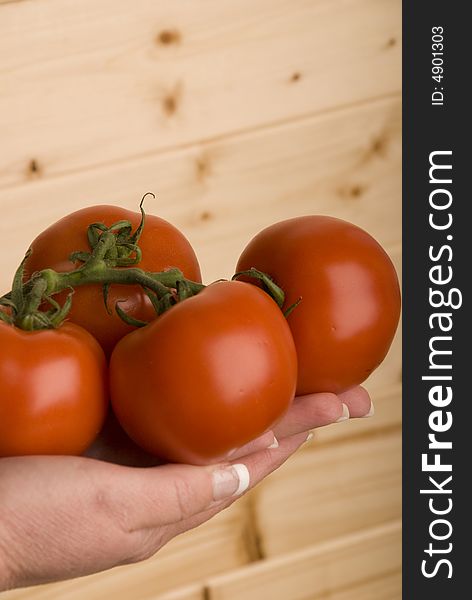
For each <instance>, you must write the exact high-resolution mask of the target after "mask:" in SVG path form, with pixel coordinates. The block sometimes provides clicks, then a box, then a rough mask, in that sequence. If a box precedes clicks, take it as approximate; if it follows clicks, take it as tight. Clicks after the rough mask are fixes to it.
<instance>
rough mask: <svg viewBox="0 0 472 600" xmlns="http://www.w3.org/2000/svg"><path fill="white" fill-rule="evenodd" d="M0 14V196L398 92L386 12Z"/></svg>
mask: <svg viewBox="0 0 472 600" xmlns="http://www.w3.org/2000/svg"><path fill="white" fill-rule="evenodd" d="M0 10H1V19H2V36H1V37H0V72H1V76H2V93H1V97H0V131H1V136H2V144H1V147H0V184H1V185H10V184H14V183H17V182H19V181H25V180H29V179H35V178H37V177H38V176H41V175H44V174H46V175H53V174H58V173H64V172H66V171H71V170H77V169H81V168H84V167H90V166H95V165H98V164H107V163H110V162H112V161H122V160H123V159H127V158H128V157H130V156H138V155H144V154H147V153H151V152H156V151H159V150H162V149H164V148H169V147H175V146H184V145H187V144H189V143H193V142H195V141H197V140H209V139H213V138H216V137H218V136H221V135H223V134H226V133H228V132H235V131H242V130H245V131H247V130H248V129H251V128H253V127H260V126H262V125H267V124H270V123H275V122H278V121H281V120H288V119H293V118H294V117H300V116H303V115H307V114H313V113H315V112H319V111H323V110H326V109H331V108H333V107H337V106H345V105H348V104H351V103H356V102H359V101H362V100H364V99H366V98H374V97H380V96H383V95H385V94H390V93H392V92H398V91H399V90H400V74H401V62H400V45H401V44H400V37H401V5H400V3H399V2H397V1H396V0H258V1H257V2H254V1H253V0H226V1H225V2H220V1H219V0H206V1H205V2H198V3H197V2H194V1H193V0H180V2H152V1H150V0H135V1H134V2H129V1H128V0H100V1H98V2H97V1H96V0H82V1H81V2H76V1H75V0H42V1H41V2H19V3H8V4H4V5H2V6H1V8H0ZM140 191H141V190H140Z"/></svg>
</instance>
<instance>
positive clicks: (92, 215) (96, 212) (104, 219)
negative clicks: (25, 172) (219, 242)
mask: <svg viewBox="0 0 472 600" xmlns="http://www.w3.org/2000/svg"><path fill="white" fill-rule="evenodd" d="M140 219H141V214H138V213H135V212H131V211H129V210H125V209H124V208H119V207H117V206H92V207H90V208H84V209H82V210H78V211H77V212H74V213H71V214H70V215H67V216H66V217H64V218H63V219H60V220H59V221H57V222H56V223H54V224H53V225H51V226H50V227H48V228H47V229H46V230H45V231H43V232H42V233H40V234H39V236H38V237H37V238H36V239H35V240H34V241H33V243H32V244H31V247H32V249H33V253H32V254H31V256H30V257H29V259H28V260H27V262H26V265H25V274H26V277H27V278H29V277H30V276H31V275H32V274H33V273H34V272H35V271H40V270H42V269H46V268H52V269H55V270H56V271H60V272H63V271H71V270H73V269H74V268H75V267H76V266H77V265H74V264H73V263H71V262H70V261H69V260H68V258H69V256H70V254H71V253H72V252H75V251H78V250H81V251H90V246H89V243H88V240H87V227H88V226H89V225H90V224H92V223H95V222H101V223H104V224H105V225H106V226H110V225H112V224H113V223H116V222H117V221H121V220H127V221H130V222H131V224H132V226H133V229H136V227H137V226H138V225H139V222H140ZM139 246H140V248H141V250H142V253H143V256H142V260H141V262H140V263H139V264H138V265H136V266H138V267H139V268H141V269H144V270H145V271H163V270H164V269H167V268H169V267H176V268H178V269H180V270H181V271H183V273H184V275H185V277H186V278H187V279H191V280H192V281H198V282H200V281H201V274H200V267H199V265H198V261H197V258H196V256H195V253H194V251H193V249H192V247H191V245H190V244H189V242H188V241H187V239H186V238H185V237H184V236H183V235H182V233H180V231H179V230H178V229H176V228H175V227H174V226H173V225H171V224H170V223H168V222H167V221H164V220H163V219H160V218H159V217H155V216H153V215H146V223H145V226H144V231H143V233H142V235H141V238H140V240H139ZM65 296H66V293H65V292H64V293H62V294H61V295H60V296H59V297H58V299H59V301H60V302H61V303H62V302H63V301H64V299H65ZM118 300H126V301H125V302H123V303H121V304H120V307H121V308H122V309H123V310H124V311H125V312H126V313H128V314H129V315H131V316H132V317H134V318H136V319H140V320H142V321H150V320H151V319H154V318H155V317H156V313H155V311H154V309H153V308H152V306H151V303H150V301H149V299H148V298H147V296H146V294H145V293H144V292H143V291H142V290H141V288H140V287H138V286H122V285H121V286H120V285H113V286H110V289H109V294H108V305H109V307H110V308H111V312H112V315H109V314H108V313H107V311H106V309H105V306H104V302H103V295H102V288H101V286H99V285H86V286H82V287H78V288H76V290H75V294H74V296H73V301H72V309H71V311H70V313H69V317H68V319H69V320H70V321H72V322H73V323H77V324H78V325H81V326H82V327H84V328H85V329H87V330H88V331H89V332H90V333H91V334H92V335H93V336H94V337H95V338H96V339H97V340H98V341H99V342H100V344H101V346H102V347H103V349H104V350H105V353H106V354H107V355H110V354H111V351H112V350H113V347H114V346H115V344H116V343H117V342H118V340H120V339H121V338H122V337H123V336H124V335H126V334H127V333H129V332H130V331H132V330H133V328H132V327H130V326H129V325H127V324H126V323H124V322H123V321H122V320H121V319H120V317H119V316H118V315H117V314H116V312H115V310H114V307H115V303H116V302H117V301H118Z"/></svg>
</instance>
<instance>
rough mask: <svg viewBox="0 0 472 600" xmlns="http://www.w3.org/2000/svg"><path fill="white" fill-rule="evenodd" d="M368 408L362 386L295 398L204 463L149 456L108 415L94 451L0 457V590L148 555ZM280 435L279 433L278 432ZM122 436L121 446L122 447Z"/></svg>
mask: <svg viewBox="0 0 472 600" xmlns="http://www.w3.org/2000/svg"><path fill="white" fill-rule="evenodd" d="M347 411H348V412H349V413H350V414H351V416H354V417H356V416H364V415H366V414H368V413H369V412H372V411H371V403H370V399H369V396H368V394H367V393H366V392H365V391H364V390H362V389H361V388H356V389H354V390H351V391H349V392H346V393H345V394H342V395H340V396H339V397H335V396H333V395H332V394H316V395H311V396H305V397H301V398H297V399H296V401H295V402H294V404H293V406H292V407H291V409H290V410H289V411H288V413H287V414H286V415H285V417H284V418H283V419H282V421H280V422H279V424H278V425H277V426H276V427H275V428H274V431H273V432H268V433H266V434H264V435H263V436H261V437H260V438H258V439H257V440H255V441H253V442H251V443H250V444H248V445H246V446H245V447H243V448H240V449H238V450H237V451H236V452H235V453H233V455H232V456H230V457H228V462H225V463H223V464H217V465H212V466H208V467H197V466H190V465H173V464H167V465H161V466H153V467H149V468H133V467H130V466H124V465H123V464H114V463H116V462H121V463H125V464H133V465H136V464H141V465H144V464H150V463H152V462H154V463H155V459H154V458H153V457H150V456H149V455H146V454H145V453H143V452H142V451H140V450H139V449H138V448H137V447H135V446H134V445H133V444H132V443H131V442H130V441H129V440H128V439H127V438H123V439H122V438H121V436H124V434H123V432H122V431H120V429H119V427H118V426H117V424H116V423H113V420H110V423H109V425H108V427H107V428H106V429H105V431H104V435H103V436H102V438H101V441H100V442H97V444H95V445H94V447H93V448H91V450H90V452H89V455H90V456H96V457H100V458H102V459H106V460H107V461H108V460H111V461H114V462H111V463H110V462H104V461H103V460H95V459H93V458H90V457H68V456H31V457H14V458H3V459H0V591H1V590H3V589H8V588H11V587H21V586H28V585H34V584H38V583H45V582H48V581H56V580H60V579H66V578H72V577H77V576H81V575H86V574H90V573H94V572H97V571H101V570H104V569H108V568H111V567H114V566H117V565H122V564H127V563H132V562H136V561H139V560H143V559H145V558H147V557H149V556H151V555H153V554H154V553H155V552H157V550H159V548H161V547H162V546H163V545H164V544H165V543H167V542H168V541H169V540H170V539H172V538H173V537H175V536H176V535H178V534H179V533H182V532H183V531H186V530H188V529H191V528H193V527H196V526H197V525H199V524H201V523H203V522H204V521H207V520H208V519H210V518H211V517H212V516H214V515H215V514H216V513H218V512H220V511H221V510H223V509H224V508H226V507H227V506H229V505H230V504H231V503H232V502H234V500H235V499H236V498H238V497H239V496H241V494H242V493H244V492H245V491H246V490H248V489H250V488H252V487H254V485H256V484H257V483H258V482H259V481H261V480H262V479H263V478H264V477H266V476H267V475H268V474H269V473H271V472H272V471H274V470H275V469H277V468H278V467H279V466H280V465H282V464H283V463H284V462H285V461H286V460H287V459H288V458H289V457H290V456H291V455H292V454H293V453H294V452H295V451H296V450H297V449H298V448H299V447H300V445H301V444H302V443H303V442H304V441H305V440H306V439H307V431H308V430H310V429H313V428H315V427H320V426H323V425H327V424H329V423H333V422H335V421H338V420H340V418H347V417H348V415H347ZM274 434H275V436H276V438H277V439H278V441H275V440H274ZM123 444H124V445H123Z"/></svg>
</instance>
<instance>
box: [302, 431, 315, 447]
mask: <svg viewBox="0 0 472 600" xmlns="http://www.w3.org/2000/svg"><path fill="white" fill-rule="evenodd" d="M314 437H315V436H314V433H313V431H310V432H309V434H308V435H307V436H306V440H305V441H304V442H303V443H304V444H307V443H308V442H311V440H312V439H313V438H314Z"/></svg>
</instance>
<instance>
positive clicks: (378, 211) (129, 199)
mask: <svg viewBox="0 0 472 600" xmlns="http://www.w3.org/2000/svg"><path fill="white" fill-rule="evenodd" d="M400 138H401V113H400V98H399V97H398V96H395V97H392V98H388V99H385V100H381V101H376V102H369V103H367V104H365V105H362V106H359V107H356V108H350V109H346V110H340V111H334V112H332V113H330V114H329V115H324V116H323V117H315V118H309V119H304V120H301V121H298V122H296V123H291V124H289V125H284V126H278V127H273V128H270V129H268V130H261V131H257V132H253V133H251V134H247V135H238V136H233V137H229V138H227V139H224V140H220V141H218V142H213V143H210V144H205V145H196V146H193V147H191V148H187V149H186V150H182V151H179V152H169V153H166V154H163V155H159V156H153V157H149V158H146V159H140V160H137V161H130V162H129V163H127V164H126V165H122V166H121V165H120V166H116V165H114V166H110V167H106V168H105V167H104V168H100V169H96V170H91V171H87V172H83V173H79V174H74V175H67V176H61V177H57V178H52V179H46V180H38V181H35V182H31V183H29V184H25V185H22V186H18V187H16V188H14V189H10V190H8V191H7V190H3V191H0V206H1V208H2V219H1V221H0V236H1V238H2V243H3V248H4V251H3V252H2V254H1V256H0V289H2V288H3V289H7V288H9V286H10V282H11V279H12V277H13V272H14V269H15V268H16V266H17V265H18V264H19V262H20V260H21V257H22V255H23V253H24V252H25V251H26V248H27V247H28V244H29V243H30V241H31V239H33V238H34V237H35V236H36V235H37V234H38V233H39V232H40V231H41V230H42V229H44V228H45V227H47V226H48V225H49V224H50V223H52V222H54V221H55V220H57V219H58V218H60V217H61V216H63V215H64V214H67V213H68V212H71V211H73V210H77V209H79V208H82V207H83V206H87V205H91V204H97V203H99V204H100V203H109V204H119V205H122V206H124V207H126V208H132V209H136V208H137V205H138V202H139V198H140V197H141V195H142V194H143V193H144V192H146V191H148V190H153V191H154V192H155V193H156V194H157V196H158V198H157V200H156V201H152V202H148V203H147V210H148V211H149V212H155V213H159V214H160V215H161V216H163V217H164V218H166V219H168V220H170V221H172V222H173V223H175V224H176V225H177V226H178V227H179V228H181V229H182V231H183V232H184V233H185V234H186V235H187V236H188V238H189V239H190V241H191V242H192V244H193V245H194V247H195V249H196V251H197V254H198V255H199V258H200V262H201V265H202V269H203V274H204V278H205V280H206V281H212V280H214V279H218V278H220V277H228V276H231V274H232V273H233V269H234V265H235V264H236V261H237V258H238V255H239V254H240V252H241V251H242V249H243V248H244V246H245V245H246V243H247V242H248V241H249V240H250V239H251V237H252V236H253V235H255V234H256V233H257V231H259V230H260V229H262V228H263V227H265V226H267V225H269V224H270V223H273V222H275V221H278V220H281V219H284V218H288V217H292V216H296V215H302V214H310V213H321V214H332V215H335V216H339V217H341V218H345V219H348V220H351V221H353V222H355V223H358V224H359V225H360V226H362V227H365V228H366V229H367V230H368V231H370V232H371V233H372V234H373V235H374V236H375V237H377V239H378V240H379V241H380V242H381V243H382V244H384V245H385V246H387V247H394V248H397V246H398V244H399V242H400V236H401V233H400V232H401V205H400V199H401V179H400V170H401V146H400ZM380 140H382V142H380ZM379 148H381V150H379Z"/></svg>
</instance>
